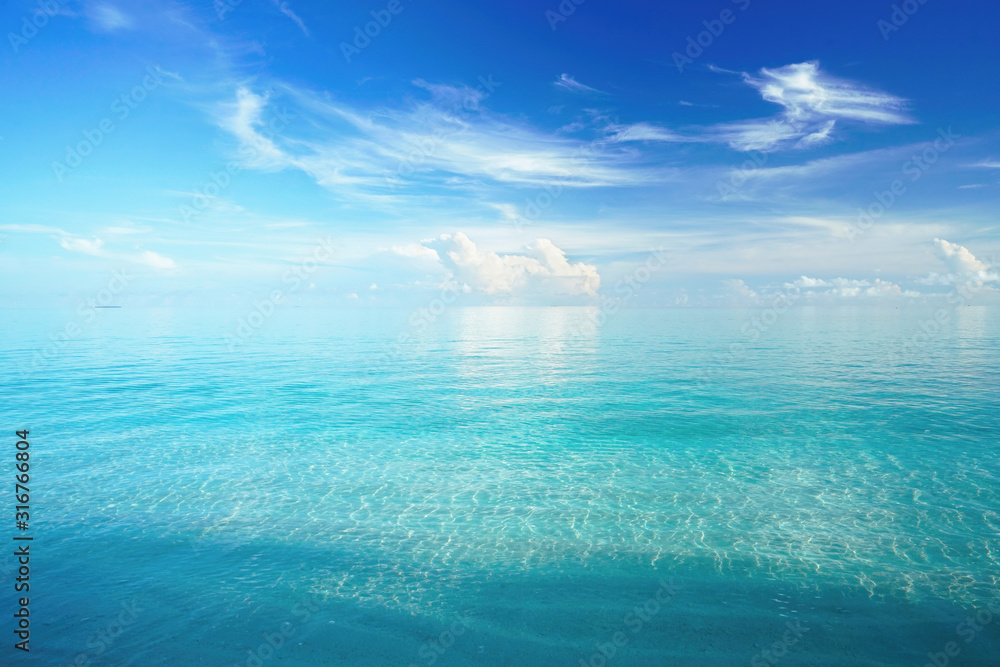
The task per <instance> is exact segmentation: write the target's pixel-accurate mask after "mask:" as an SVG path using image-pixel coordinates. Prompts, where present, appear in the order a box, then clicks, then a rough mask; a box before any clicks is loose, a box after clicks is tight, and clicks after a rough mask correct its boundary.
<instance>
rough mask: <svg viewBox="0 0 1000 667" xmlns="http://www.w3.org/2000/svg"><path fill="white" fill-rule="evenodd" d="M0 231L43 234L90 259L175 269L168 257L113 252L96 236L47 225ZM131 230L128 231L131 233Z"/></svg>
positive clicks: (15, 226) (5, 227) (2, 227)
mask: <svg viewBox="0 0 1000 667" xmlns="http://www.w3.org/2000/svg"><path fill="white" fill-rule="evenodd" d="M122 229H127V228H107V231H110V232H112V234H114V233H115V232H119V233H120V231H121V230H122ZM0 231H11V232H19V233H22V234H44V235H46V236H50V237H51V238H52V239H54V240H55V241H56V242H57V243H58V244H59V246H60V247H61V248H62V249H63V250H66V251H69V252H73V253H79V254H81V255H89V256H91V257H101V258H104V259H114V260H118V261H125V262H131V263H136V264H144V265H146V266H149V267H152V268H154V269H164V270H165V269H174V268H177V263H176V262H174V260H172V259H171V258H169V257H165V256H163V255H161V254H160V253H158V252H154V251H152V250H141V249H139V250H137V251H135V252H127V251H122V250H115V249H112V248H110V247H108V246H107V245H106V244H105V242H104V239H101V238H99V237H97V236H94V237H92V238H87V237H85V236H81V235H79V234H74V233H72V232H68V231H66V230H64V229H60V228H58V227H51V226H48V225H18V224H11V225H0ZM132 231H133V230H130V229H129V230H128V232H132Z"/></svg>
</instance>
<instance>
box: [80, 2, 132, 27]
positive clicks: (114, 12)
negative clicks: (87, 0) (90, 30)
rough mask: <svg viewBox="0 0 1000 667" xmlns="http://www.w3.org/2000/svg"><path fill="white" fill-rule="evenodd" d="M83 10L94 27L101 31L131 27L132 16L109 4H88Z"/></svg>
mask: <svg viewBox="0 0 1000 667" xmlns="http://www.w3.org/2000/svg"><path fill="white" fill-rule="evenodd" d="M85 11H86V15H87V18H88V19H89V20H90V22H91V23H92V24H93V25H94V27H96V28H97V29H98V30H100V31H102V32H115V31H116V30H125V29H128V28H131V27H132V26H133V24H134V21H133V20H132V17H130V16H129V15H127V14H125V13H124V12H123V11H122V10H121V9H119V8H118V7H116V6H114V5H111V4H107V3H95V4H90V5H88V6H87V8H86V10H85Z"/></svg>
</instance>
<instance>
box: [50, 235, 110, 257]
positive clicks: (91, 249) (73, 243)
mask: <svg viewBox="0 0 1000 667" xmlns="http://www.w3.org/2000/svg"><path fill="white" fill-rule="evenodd" d="M59 245H61V246H62V247H63V248H65V249H66V250H69V251H70V252H79V253H83V254H84V255H94V256H96V257H102V256H104V255H105V252H104V251H103V250H101V247H102V246H103V245H104V241H102V240H101V239H99V238H96V237H95V238H94V240H93V241H90V240H87V239H84V238H80V237H73V236H63V237H62V238H60V239H59Z"/></svg>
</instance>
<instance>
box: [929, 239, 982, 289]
mask: <svg viewBox="0 0 1000 667" xmlns="http://www.w3.org/2000/svg"><path fill="white" fill-rule="evenodd" d="M934 252H935V254H936V255H937V257H938V259H940V260H941V261H942V262H943V263H944V264H945V265H946V266H947V267H948V273H932V274H930V275H929V276H926V277H925V278H922V279H921V280H920V282H921V283H923V284H925V285H957V284H961V283H990V282H996V281H997V280H1000V275H997V273H996V271H994V270H992V268H991V267H990V265H989V264H987V263H986V262H983V261H981V260H980V259H977V258H976V256H975V255H973V254H972V252H971V251H970V250H969V249H968V248H966V247H965V246H961V245H958V244H957V243H951V242H950V241H945V240H944V239H934Z"/></svg>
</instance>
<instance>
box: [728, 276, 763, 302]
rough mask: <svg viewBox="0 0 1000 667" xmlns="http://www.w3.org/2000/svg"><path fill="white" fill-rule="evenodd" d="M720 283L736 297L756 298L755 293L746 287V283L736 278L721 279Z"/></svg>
mask: <svg viewBox="0 0 1000 667" xmlns="http://www.w3.org/2000/svg"><path fill="white" fill-rule="evenodd" d="M722 283H723V284H724V285H725V286H726V287H727V288H728V289H729V291H730V292H732V293H733V294H735V295H736V296H738V297H743V298H747V299H756V298H757V293H756V292H754V291H753V290H752V289H750V288H749V287H747V284H746V283H745V282H743V281H742V280H740V279H738V278H737V279H735V280H723V281H722Z"/></svg>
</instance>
